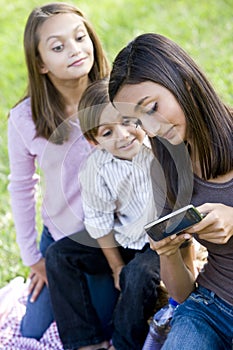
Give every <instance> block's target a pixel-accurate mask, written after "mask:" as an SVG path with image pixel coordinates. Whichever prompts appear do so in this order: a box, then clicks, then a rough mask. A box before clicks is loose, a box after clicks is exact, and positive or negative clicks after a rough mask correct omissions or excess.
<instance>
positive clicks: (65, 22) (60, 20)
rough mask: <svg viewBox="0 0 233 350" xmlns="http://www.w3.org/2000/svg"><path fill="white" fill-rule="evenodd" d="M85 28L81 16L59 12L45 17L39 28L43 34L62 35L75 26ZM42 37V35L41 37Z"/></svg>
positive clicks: (46, 35) (47, 35)
mask: <svg viewBox="0 0 233 350" xmlns="http://www.w3.org/2000/svg"><path fill="white" fill-rule="evenodd" d="M79 27H80V28H85V25H84V22H83V18H82V17H80V16H79V15H77V14H75V13H59V14H57V15H54V16H51V17H49V18H48V19H46V20H45V21H44V22H43V23H42V25H41V26H40V29H39V34H41V33H43V36H45V37H49V36H62V35H65V34H66V32H67V33H68V32H69V31H70V30H74V29H75V28H79ZM41 39H43V37H42V38H41Z"/></svg>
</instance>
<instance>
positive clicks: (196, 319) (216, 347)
mask: <svg viewBox="0 0 233 350" xmlns="http://www.w3.org/2000/svg"><path fill="white" fill-rule="evenodd" d="M162 349H163V350H171V349H182V350H190V349H192V350H210V349H211V350H232V349H233V306H232V305H230V304H228V303H227V302H225V301H224V300H222V299H220V298H219V297H218V296H217V295H216V294H215V293H213V292H211V291H210V290H208V289H206V288H203V287H201V286H199V287H198V288H197V289H196V290H195V291H194V292H193V293H192V294H191V295H190V296H189V298H188V299H187V300H186V301H185V302H184V303H183V304H181V305H180V306H179V307H178V308H177V309H176V311H175V313H174V316H173V319H172V328H171V331H170V333H169V335H168V338H167V340H166V342H165V343H164V345H163V347H162Z"/></svg>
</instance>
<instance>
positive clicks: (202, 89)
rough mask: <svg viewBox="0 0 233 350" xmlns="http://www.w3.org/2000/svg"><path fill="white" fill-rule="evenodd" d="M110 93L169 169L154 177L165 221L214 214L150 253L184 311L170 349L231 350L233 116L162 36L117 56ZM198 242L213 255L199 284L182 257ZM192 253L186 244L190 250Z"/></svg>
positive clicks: (177, 315) (141, 40) (150, 36)
mask: <svg viewBox="0 0 233 350" xmlns="http://www.w3.org/2000/svg"><path fill="white" fill-rule="evenodd" d="M109 93H110V99H111V101H113V103H114V105H115V106H116V108H117V109H118V110H119V111H120V113H122V115H124V116H126V117H127V119H128V118H129V117H132V118H136V119H137V120H138V123H139V124H140V125H141V126H142V128H143V129H144V130H145V131H146V132H147V133H148V135H149V136H150V138H151V144H152V147H153V151H154V154H155V156H156V157H157V158H158V160H159V161H160V163H161V166H162V169H163V172H161V174H160V176H158V172H157V173H156V174H155V172H154V167H153V166H152V169H151V173H152V179H153V183H154V192H155V194H156V195H155V196H154V198H155V201H156V202H157V207H158V210H159V211H161V214H162V215H164V214H165V213H167V212H168V211H172V210H173V209H175V208H177V207H181V206H184V205H186V204H190V203H192V204H194V205H196V206H197V208H198V210H199V211H200V212H202V213H205V214H207V215H206V217H205V218H204V219H203V220H202V221H201V222H200V223H198V224H196V225H195V226H193V228H191V229H189V230H187V232H184V233H183V234H181V235H178V236H176V235H173V236H171V237H167V238H165V239H163V240H162V241H159V242H155V241H152V240H151V248H152V249H154V250H156V251H157V253H158V254H159V255H160V263H161V278H162V280H163V281H164V282H165V284H166V287H167V289H168V292H169V294H170V295H171V296H172V297H173V298H174V299H175V300H177V301H179V302H181V303H182V305H181V306H179V307H178V308H177V311H176V312H175V315H174V319H173V324H172V329H171V332H170V334H169V336H168V339H167V341H166V342H165V345H164V346H163V349H169V350H170V349H182V350H186V349H187V350H188V349H198V350H200V349H201V350H207V349H216V350H217V349H218V350H220V349H222V350H223V349H231V348H232V344H233V343H232V334H233V253H232V252H233V238H232V236H233V219H232V218H233V157H232V155H233V115H232V110H231V109H230V108H228V107H227V106H226V105H225V104H224V103H223V102H222V101H221V99H220V98H219V97H218V95H217V94H216V92H215V91H214V89H213V87H212V86H211V84H210V82H209V81H208V80H207V78H206V77H205V75H204V74H203V73H202V72H201V70H200V69H199V68H198V66H197V65H196V64H195V63H194V61H193V60H192V59H191V58H190V57H189V56H188V55H187V54H186V53H185V52H184V51H183V50H182V49H181V48H180V47H179V46H178V45H176V44H175V43H174V42H172V41H171V40H169V39H168V38H165V37H163V36H161V35H158V34H143V35H140V36H138V37H137V38H136V39H135V40H133V41H132V42H131V43H129V44H128V45H127V46H126V47H125V48H123V49H122V51H121V52H120V53H119V54H118V55H117V57H116V59H115V62H114V64H113V70H112V73H111V77H110V84H109ZM161 179H165V181H166V186H162V185H161V181H160V180H161ZM159 194H160V195H159ZM158 199H161V201H158ZM165 199H166V205H165V206H163V200H165ZM162 209H164V210H162ZM192 236H194V237H195V239H196V240H197V241H198V242H199V243H201V244H202V245H203V246H205V247H206V248H207V250H208V261H207V263H206V265H205V266H204V268H203V269H202V271H201V272H200V273H199V275H198V277H197V279H196V280H195V278H194V276H193V274H192V273H190V266H187V265H186V264H184V261H183V259H182V256H181V250H180V249H179V247H180V246H181V245H182V244H183V243H184V242H185V241H188V240H190V239H191V237H192ZM190 249H191V245H190V244H189V243H186V248H184V249H183V250H185V251H186V252H188V251H189V250H190Z"/></svg>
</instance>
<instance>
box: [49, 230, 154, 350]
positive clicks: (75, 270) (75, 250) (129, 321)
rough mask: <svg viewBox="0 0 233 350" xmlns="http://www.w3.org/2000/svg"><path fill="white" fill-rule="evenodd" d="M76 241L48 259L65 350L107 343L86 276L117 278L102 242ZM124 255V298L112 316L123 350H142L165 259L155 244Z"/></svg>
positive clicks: (57, 246) (82, 237)
mask: <svg viewBox="0 0 233 350" xmlns="http://www.w3.org/2000/svg"><path fill="white" fill-rule="evenodd" d="M72 238H73V239H71V238H64V239H62V240H59V241H57V242H55V243H54V244H52V245H51V246H50V247H49V249H48V251H47V254H46V269H47V276H48V281H49V286H50V292H51V299H52V303H53V309H54V314H55V318H56V321H57V326H58V331H59V335H60V338H61V340H62V343H63V347H64V349H77V348H79V347H82V346H87V345H91V344H98V343H100V342H102V341H104V340H106V336H105V335H104V334H103V330H102V327H101V323H100V320H99V317H98V315H97V313H96V311H95V309H94V308H93V302H92V300H91V299H92V298H91V295H90V293H89V290H88V286H87V281H86V278H85V274H89V275H93V276H98V275H99V274H108V275H109V276H110V277H111V278H112V271H111V269H110V267H109V264H108V262H107V260H106V258H105V256H104V254H103V252H102V249H100V248H99V246H97V244H96V240H93V239H92V238H91V237H90V236H89V235H88V234H87V232H85V231H83V232H78V233H77V235H73V237H72ZM80 241H83V242H85V244H84V243H83V244H81V243H80ZM78 242H79V243H78ZM94 245H96V246H94ZM119 250H120V253H121V256H122V258H123V260H124V262H125V264H126V265H125V266H124V268H123V269H122V271H121V274H120V286H121V293H120V296H119V298H118V301H117V304H116V307H115V309H114V312H113V316H112V319H113V335H112V341H113V345H114V346H115V348H116V349H117V350H132V349H133V350H141V348H142V346H143V343H144V341H145V338H146V335H147V333H148V323H147V319H148V318H149V317H150V316H151V315H152V314H153V310H154V305H155V303H156V298H157V287H158V286H159V284H160V274H159V270H160V264H159V257H158V255H157V254H156V253H155V252H154V251H152V250H151V249H150V247H149V244H148V245H146V246H145V247H144V248H143V249H142V250H133V249H124V248H123V247H119ZM112 311H113V310H112Z"/></svg>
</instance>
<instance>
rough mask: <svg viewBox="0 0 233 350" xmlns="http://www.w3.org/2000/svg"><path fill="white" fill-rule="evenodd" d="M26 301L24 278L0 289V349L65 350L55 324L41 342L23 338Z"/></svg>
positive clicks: (17, 279)
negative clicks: (21, 322) (21, 330)
mask: <svg viewBox="0 0 233 350" xmlns="http://www.w3.org/2000/svg"><path fill="white" fill-rule="evenodd" d="M26 300H27V283H25V282H24V280H23V278H22V277H16V278H15V279H13V280H12V281H11V282H10V283H9V284H8V285H6V286H5V287H3V288H2V289H0V349H1V350H63V347H62V344H61V341H60V338H59V335H58V331H57V326H56V323H55V322H53V323H52V324H51V326H50V327H49V328H48V329H47V331H46V332H45V333H44V335H43V337H42V338H41V339H40V341H37V340H36V339H32V338H25V337H22V336H21V334H20V330H19V327H20V321H21V319H22V317H23V315H24V313H25V309H26V308H25V304H26Z"/></svg>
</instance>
